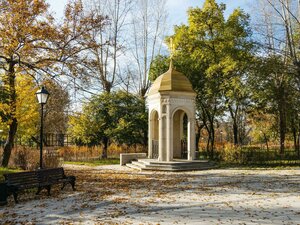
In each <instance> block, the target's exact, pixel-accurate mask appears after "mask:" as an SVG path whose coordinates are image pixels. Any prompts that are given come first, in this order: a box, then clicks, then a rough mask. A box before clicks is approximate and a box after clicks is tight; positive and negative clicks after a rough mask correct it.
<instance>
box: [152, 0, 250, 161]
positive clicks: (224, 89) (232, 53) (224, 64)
mask: <svg viewBox="0 0 300 225" xmlns="http://www.w3.org/2000/svg"><path fill="white" fill-rule="evenodd" d="M224 11H225V5H224V4H217V3H216V1H214V0H206V1H205V2H204V5H203V7H202V8H192V9H190V10H189V11H188V25H181V26H176V27H175V34H174V35H173V36H172V39H173V42H174V45H175V49H176V50H175V52H174V61H175V65H176V66H177V67H178V70H180V71H182V72H183V73H184V74H186V75H187V76H188V77H189V79H190V81H191V82H192V84H193V87H194V90H195V91H196V92H197V99H196V107H197V111H198V112H199V113H198V115H199V118H200V120H201V122H202V124H203V126H204V127H205V129H206V130H207V132H208V142H207V151H208V152H209V153H210V156H211V157H213V156H214V142H215V125H216V122H217V119H218V118H220V117H221V116H223V115H224V111H225V110H229V111H231V112H232V113H231V114H230V115H231V117H232V118H233V120H234V121H237V120H236V118H237V115H239V113H240V110H241V108H242V107H241V105H242V104H244V103H245V102H246V101H245V99H246V93H244V91H243V89H244V84H243V79H245V78H244V77H243V76H245V74H246V70H247V67H248V65H249V63H250V62H249V58H250V57H251V50H252V42H251V40H250V35H251V32H250V28H249V16H248V15H246V14H245V13H244V12H243V11H242V10H240V9H236V10H235V11H234V12H233V13H232V14H231V15H230V16H229V18H228V19H227V20H226V19H225V18H224ZM157 60H160V59H159V58H157ZM158 62H159V61H158ZM155 63H157V62H155ZM155 63H153V64H152V65H155ZM157 70H159V68H157ZM151 73H152V74H153V73H155V71H154V72H153V70H152V72H151ZM151 73H150V74H151ZM225 103H226V104H225ZM199 127H202V126H199ZM237 127H238V126H236V127H235V128H234V133H235V136H236V142H237V129H238V128H237Z"/></svg>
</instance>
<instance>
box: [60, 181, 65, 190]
mask: <svg viewBox="0 0 300 225" xmlns="http://www.w3.org/2000/svg"><path fill="white" fill-rule="evenodd" d="M65 186H66V182H64V183H63V185H62V187H61V188H60V190H63V189H64V188H65Z"/></svg>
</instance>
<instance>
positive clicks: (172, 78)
mask: <svg viewBox="0 0 300 225" xmlns="http://www.w3.org/2000/svg"><path fill="white" fill-rule="evenodd" d="M163 91H176V92H189V93H195V91H194V90H193V87H192V84H191V82H190V81H189V79H188V78H187V77H186V76H185V75H184V74H183V73H180V72H178V71H176V70H175V69H174V68H173V66H172V62H171V63H170V67H169V70H168V71H167V72H166V73H164V74H162V75H160V76H159V77H158V78H156V80H155V81H154V83H153V84H152V86H151V88H150V90H149V92H148V95H153V94H156V93H158V92H163Z"/></svg>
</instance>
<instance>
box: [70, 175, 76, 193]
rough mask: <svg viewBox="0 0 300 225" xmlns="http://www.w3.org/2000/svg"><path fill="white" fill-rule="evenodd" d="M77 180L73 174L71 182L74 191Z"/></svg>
mask: <svg viewBox="0 0 300 225" xmlns="http://www.w3.org/2000/svg"><path fill="white" fill-rule="evenodd" d="M75 181H76V178H75V177H74V176H71V180H70V184H71V185H72V189H73V191H75Z"/></svg>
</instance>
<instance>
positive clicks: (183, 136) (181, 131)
mask: <svg viewBox="0 0 300 225" xmlns="http://www.w3.org/2000/svg"><path fill="white" fill-rule="evenodd" d="M188 140H189V138H188V116H187V114H186V113H185V111H184V110H181V109H180V110H177V111H176V112H175V113H174V116H173V157H174V159H187V144H188V143H187V141H188Z"/></svg>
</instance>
